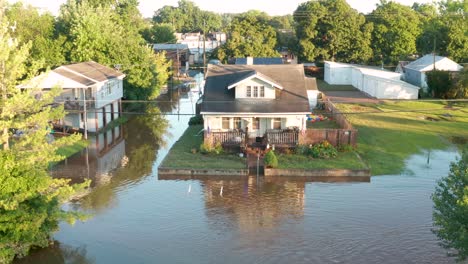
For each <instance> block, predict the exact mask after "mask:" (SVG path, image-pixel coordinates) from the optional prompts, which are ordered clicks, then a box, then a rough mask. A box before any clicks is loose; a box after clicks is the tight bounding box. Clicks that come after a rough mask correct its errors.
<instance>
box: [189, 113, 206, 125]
mask: <svg viewBox="0 0 468 264" xmlns="http://www.w3.org/2000/svg"><path fill="white" fill-rule="evenodd" d="M188 124H189V126H194V125H203V116H202V115H196V116H194V117H192V118H190V120H189V122H188Z"/></svg>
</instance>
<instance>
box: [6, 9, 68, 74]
mask: <svg viewBox="0 0 468 264" xmlns="http://www.w3.org/2000/svg"><path fill="white" fill-rule="evenodd" d="M6 15H7V17H8V20H9V21H10V27H11V28H12V29H14V30H12V32H11V36H12V37H14V38H16V39H17V40H18V41H19V43H20V44H21V45H22V44H26V43H28V42H31V43H32V45H31V50H30V59H29V60H28V61H27V63H28V64H32V62H40V63H41V65H40V66H42V67H43V68H46V67H56V66H59V65H61V64H62V63H63V62H64V61H65V56H64V55H63V48H62V46H63V44H64V41H65V38H63V37H61V38H59V37H57V36H56V34H55V18H54V17H53V16H52V15H51V14H50V13H43V14H40V13H39V12H38V10H37V9H36V8H34V7H32V6H30V5H27V6H25V5H23V3H21V2H18V3H15V4H13V5H10V6H8V7H7V9H6ZM30 66H32V65H30Z"/></svg>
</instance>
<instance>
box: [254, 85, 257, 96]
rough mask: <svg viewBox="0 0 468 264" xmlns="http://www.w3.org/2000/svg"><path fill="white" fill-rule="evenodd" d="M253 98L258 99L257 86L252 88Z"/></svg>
mask: <svg viewBox="0 0 468 264" xmlns="http://www.w3.org/2000/svg"><path fill="white" fill-rule="evenodd" d="M253 97H258V86H254V92H253Z"/></svg>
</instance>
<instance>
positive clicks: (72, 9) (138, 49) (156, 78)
mask: <svg viewBox="0 0 468 264" xmlns="http://www.w3.org/2000/svg"><path fill="white" fill-rule="evenodd" d="M128 9H129V10H133V9H131V8H128ZM116 10H117V11H118V10H119V9H115V8H112V6H110V5H109V6H104V5H99V6H97V7H94V6H93V5H92V4H90V3H88V2H87V1H81V2H80V3H78V2H75V1H74V0H70V1H68V2H67V4H66V5H64V6H62V9H61V12H60V16H59V24H60V25H61V27H60V28H61V30H62V32H61V33H62V34H64V35H65V36H66V37H67V45H66V50H67V58H68V60H69V61H80V62H81V61H88V60H94V61H96V62H98V63H101V64H104V65H107V66H109V67H115V66H116V65H118V66H119V68H120V70H121V71H123V72H124V73H126V74H127V77H126V78H125V79H124V96H125V97H126V98H128V99H154V98H156V97H157V96H158V95H159V90H160V88H161V86H162V85H163V84H164V83H165V82H166V80H167V78H168V72H167V69H168V67H169V64H168V62H167V61H166V60H165V59H164V57H163V56H162V55H160V54H154V51H153V49H152V48H151V47H148V46H147V45H146V42H145V40H144V39H143V37H142V36H141V35H140V32H139V31H140V28H138V27H135V28H130V27H129V26H128V19H129V18H128V16H123V17H122V15H121V14H120V13H118V12H117V11H116ZM124 13H125V12H124ZM131 17H132V19H136V18H135V17H134V16H131ZM142 23H143V22H142Z"/></svg>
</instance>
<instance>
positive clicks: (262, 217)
mask: <svg viewBox="0 0 468 264" xmlns="http://www.w3.org/2000/svg"><path fill="white" fill-rule="evenodd" d="M158 179H159V180H177V181H180V180H191V181H193V180H196V181H198V182H199V184H200V186H201V188H202V193H203V198H204V204H205V206H204V207H205V210H206V215H207V216H208V218H209V219H210V222H211V224H212V225H211V227H212V229H213V230H220V228H221V229H223V228H226V223H231V224H230V225H229V227H230V228H232V227H235V228H236V229H238V231H239V232H240V233H241V234H245V235H249V234H251V233H252V232H258V230H260V229H264V230H265V231H267V230H272V229H275V228H277V227H278V226H280V225H281V223H282V222H284V221H301V219H302V218H303V216H304V205H305V198H306V193H305V187H306V184H307V183H311V182H328V183H331V182H341V183H342V182H348V183H349V182H369V181H370V179H369V177H336V178H334V177H255V176H250V177H239V176H234V177H231V176H217V177H216V176H215V177H213V176H168V175H160V176H158ZM190 188H191V186H190V187H189V190H188V191H190Z"/></svg>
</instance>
